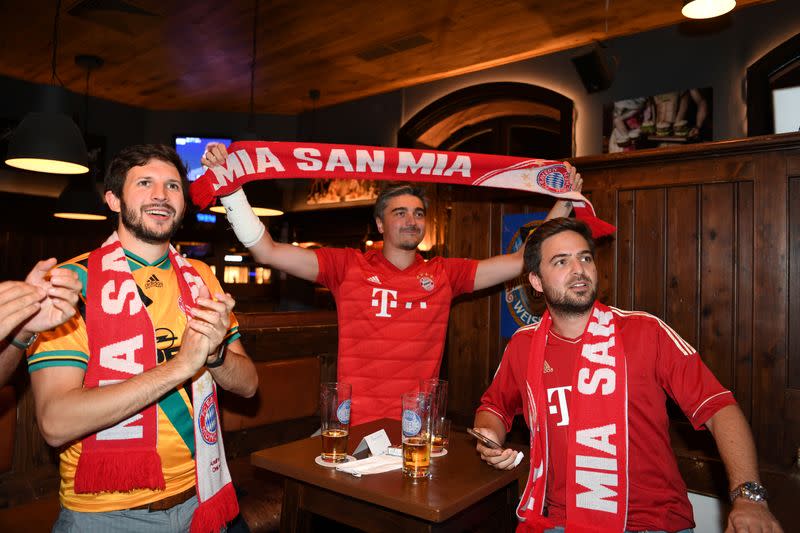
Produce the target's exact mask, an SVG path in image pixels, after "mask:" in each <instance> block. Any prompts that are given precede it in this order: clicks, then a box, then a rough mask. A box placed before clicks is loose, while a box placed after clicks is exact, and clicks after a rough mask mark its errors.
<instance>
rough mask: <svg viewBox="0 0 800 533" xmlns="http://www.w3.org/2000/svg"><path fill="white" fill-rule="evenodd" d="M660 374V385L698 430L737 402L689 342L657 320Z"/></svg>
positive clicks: (658, 371)
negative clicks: (718, 413) (721, 410)
mask: <svg viewBox="0 0 800 533" xmlns="http://www.w3.org/2000/svg"><path fill="white" fill-rule="evenodd" d="M658 325H659V330H658V347H659V352H658V362H657V365H658V366H657V373H658V378H659V380H660V381H661V386H662V387H664V390H666V391H667V394H669V396H670V397H671V398H672V399H673V400H675V402H676V403H677V404H678V406H679V407H680V408H681V410H682V411H683V413H684V414H685V415H686V417H687V418H688V419H689V421H690V422H691V423H692V426H694V428H695V429H702V428H703V427H704V425H705V423H706V421H708V419H709V418H711V417H712V416H714V414H716V412H717V411H719V410H720V409H722V408H723V407H725V406H727V405H736V400H735V398H734V397H733V394H732V393H731V391H729V390H728V389H726V388H725V387H723V386H722V385H721V384H720V382H719V380H717V378H716V377H715V376H714V374H713V373H712V372H711V370H709V369H708V367H707V366H706V365H705V363H703V360H702V359H701V358H700V356H699V355H698V353H697V350H695V349H694V348H693V347H692V346H691V345H690V344H689V343H688V342H686V341H685V340H683V339H682V338H681V337H680V335H678V334H677V333H676V332H675V330H673V329H672V328H670V327H669V326H667V325H666V324H664V323H663V322H661V321H660V320H659V321H658Z"/></svg>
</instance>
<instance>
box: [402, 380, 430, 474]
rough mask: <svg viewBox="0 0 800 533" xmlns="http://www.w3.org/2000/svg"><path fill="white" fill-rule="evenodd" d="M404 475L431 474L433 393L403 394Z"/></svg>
mask: <svg viewBox="0 0 800 533" xmlns="http://www.w3.org/2000/svg"><path fill="white" fill-rule="evenodd" d="M400 399H401V402H402V409H403V410H402V413H401V421H402V433H403V475H404V476H406V477H410V478H412V479H424V478H429V477H430V476H431V420H432V419H431V410H432V409H431V408H432V402H431V395H430V394H426V393H424V392H409V393H406V394H403V395H402V396H401V397H400Z"/></svg>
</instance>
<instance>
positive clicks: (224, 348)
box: [206, 342, 228, 368]
mask: <svg viewBox="0 0 800 533" xmlns="http://www.w3.org/2000/svg"><path fill="white" fill-rule="evenodd" d="M227 353H228V345H227V344H226V343H225V342H223V343H222V344H220V345H219V351H218V352H217V358H216V359H215V360H214V361H212V362H211V363H206V368H218V367H221V366H222V365H223V364H225V355H226V354H227Z"/></svg>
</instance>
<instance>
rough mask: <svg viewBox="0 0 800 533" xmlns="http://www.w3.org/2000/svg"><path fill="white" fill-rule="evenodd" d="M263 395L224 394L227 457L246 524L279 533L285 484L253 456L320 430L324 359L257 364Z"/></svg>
mask: <svg viewBox="0 0 800 533" xmlns="http://www.w3.org/2000/svg"><path fill="white" fill-rule="evenodd" d="M255 366H256V370H257V372H258V392H257V393H256V395H255V396H254V397H252V398H249V399H246V398H241V397H239V396H236V395H233V394H225V392H224V391H222V392H221V393H220V409H221V410H222V429H223V432H224V433H223V436H224V442H225V454H226V455H227V457H228V467H229V468H230V471H231V477H232V478H233V484H234V486H235V487H236V492H237V495H238V497H239V507H240V509H241V515H242V519H243V520H244V521H245V522H246V523H247V526H248V527H249V529H250V530H251V531H252V532H253V533H257V532H262V531H278V529H279V527H280V512H281V503H282V500H283V478H281V477H280V476H277V475H275V474H271V473H269V472H266V471H265V470H263V469H260V468H255V467H253V466H252V465H251V464H250V453H251V452H253V451H256V450H260V449H263V448H268V447H271V446H276V445H278V444H283V443H285V442H290V441H293V440H297V439H301V438H305V437H308V436H310V435H311V434H312V433H313V432H314V431H316V430H317V429H318V428H319V384H320V360H319V357H302V358H298V359H286V360H280V361H264V362H262V361H256V362H255Z"/></svg>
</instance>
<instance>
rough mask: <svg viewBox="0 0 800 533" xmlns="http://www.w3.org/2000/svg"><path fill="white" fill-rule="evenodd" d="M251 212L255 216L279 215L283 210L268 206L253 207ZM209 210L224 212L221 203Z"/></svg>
mask: <svg viewBox="0 0 800 533" xmlns="http://www.w3.org/2000/svg"><path fill="white" fill-rule="evenodd" d="M252 209H253V213H255V214H256V216H257V217H279V216H281V215H282V214H283V211H281V210H280V209H272V208H269V207H253V208H252ZM209 211H211V212H213V213H221V214H223V215H224V214H225V208H224V207H223V206H221V205H215V206H214V207H212V208H211V209H209Z"/></svg>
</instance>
